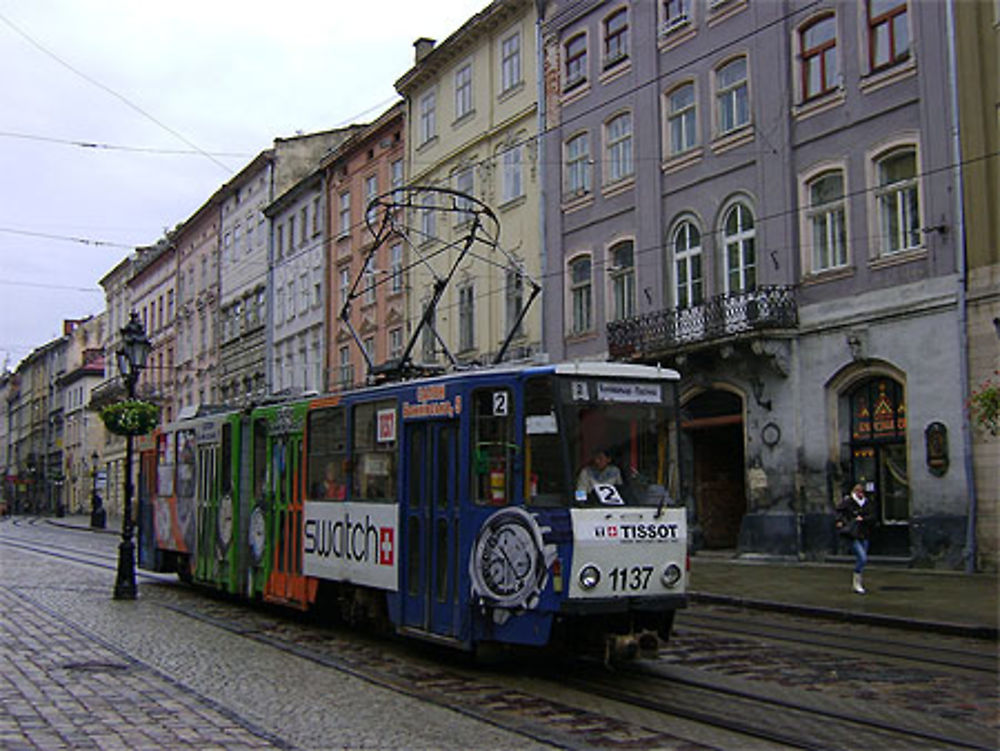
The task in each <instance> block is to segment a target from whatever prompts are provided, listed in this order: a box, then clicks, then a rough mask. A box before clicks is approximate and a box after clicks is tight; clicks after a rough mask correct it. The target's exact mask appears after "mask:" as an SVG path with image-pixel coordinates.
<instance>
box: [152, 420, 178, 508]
mask: <svg viewBox="0 0 1000 751" xmlns="http://www.w3.org/2000/svg"><path fill="white" fill-rule="evenodd" d="M172 437H173V436H171V435H170V434H169V433H166V434H161V435H159V436H157V438H156V440H157V446H156V494H157V495H158V496H159V497H160V498H169V497H170V496H172V495H173V494H174V447H173V443H172V442H171V440H170V439H171V438H172Z"/></svg>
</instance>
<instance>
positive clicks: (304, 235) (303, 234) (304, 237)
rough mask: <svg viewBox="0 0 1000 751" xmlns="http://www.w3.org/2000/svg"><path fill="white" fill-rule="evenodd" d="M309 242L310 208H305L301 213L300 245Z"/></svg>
mask: <svg viewBox="0 0 1000 751" xmlns="http://www.w3.org/2000/svg"><path fill="white" fill-rule="evenodd" d="M308 241H309V207H308V206H303V207H302V210H301V211H300V212H299V245H305V244H306V243H307V242H308Z"/></svg>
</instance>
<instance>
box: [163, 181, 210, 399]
mask: <svg viewBox="0 0 1000 751" xmlns="http://www.w3.org/2000/svg"><path fill="white" fill-rule="evenodd" d="M219 224H220V212H219V204H218V200H217V196H212V197H211V198H210V199H209V200H208V201H206V202H205V203H204V204H203V205H202V206H201V207H200V208H199V209H198V210H197V211H196V212H195V213H194V214H193V215H192V216H191V217H190V218H188V219H187V220H186V221H185V222H184V223H183V224H181V225H180V226H178V227H177V229H176V230H175V232H174V235H173V243H174V245H175V247H176V248H177V320H176V342H177V348H176V390H175V395H174V398H175V403H174V409H173V412H174V414H175V415H180V414H181V410H183V409H184V408H185V407H188V408H195V407H197V406H198V405H201V404H216V403H218V399H219V395H218V383H217V381H218V378H217V373H218V360H219V353H218V323H219Z"/></svg>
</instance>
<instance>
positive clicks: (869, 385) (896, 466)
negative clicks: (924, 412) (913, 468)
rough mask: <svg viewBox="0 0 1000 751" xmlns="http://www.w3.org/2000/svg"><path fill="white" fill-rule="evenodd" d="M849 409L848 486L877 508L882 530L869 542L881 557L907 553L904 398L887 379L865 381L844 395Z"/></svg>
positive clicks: (907, 484)
mask: <svg viewBox="0 0 1000 751" xmlns="http://www.w3.org/2000/svg"><path fill="white" fill-rule="evenodd" d="M846 399H847V403H848V407H849V409H850V414H851V421H850V431H851V432H850V450H851V457H850V459H851V470H850V471H851V476H850V478H849V479H850V484H852V485H853V484H854V483H856V482H860V483H862V484H863V485H864V486H865V489H866V492H867V493H868V495H869V496H870V497H871V498H873V499H874V500H875V501H876V502H877V503H878V508H879V513H880V517H881V522H882V526H881V528H880V529H879V530H878V532H877V534H876V535H875V537H874V538H873V540H872V546H873V548H875V549H877V552H880V553H883V554H905V553H906V552H908V550H909V546H910V543H909V521H910V479H909V467H908V464H907V458H906V453H907V452H906V397H905V392H904V390H903V386H902V384H900V383H899V382H898V381H896V380H895V379H894V378H891V377H890V376H876V377H873V378H867V379H865V380H863V381H861V382H860V383H858V384H856V385H855V386H854V387H853V388H851V390H850V391H849V392H847V394H846Z"/></svg>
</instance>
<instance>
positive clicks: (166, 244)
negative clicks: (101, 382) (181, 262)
mask: <svg viewBox="0 0 1000 751" xmlns="http://www.w3.org/2000/svg"><path fill="white" fill-rule="evenodd" d="M128 285H129V288H130V289H131V300H132V310H134V311H135V312H136V313H137V314H138V316H139V320H140V321H141V322H142V328H143V331H145V332H146V337H147V338H148V339H149V342H150V344H151V345H152V349H150V352H149V357H148V358H147V360H146V366H145V367H144V368H143V370H142V372H141V373H140V376H139V382H138V384H137V385H136V394H137V396H139V397H141V398H143V399H148V400H150V401H153V402H156V403H157V404H159V405H160V412H161V415H160V419H161V421H162V422H164V423H167V422H171V421H172V420H173V419H174V415H175V412H174V405H175V396H174V394H175V391H176V388H175V380H176V375H177V371H176V367H175V365H176V351H177V349H176V347H177V343H176V340H177V336H176V329H175V323H176V319H177V247H176V246H175V244H174V237H173V233H168V236H167V237H164V238H163V239H162V240H160V241H159V242H158V243H157V244H156V245H152V246H149V247H146V248H138V249H137V251H136V262H135V264H133V267H132V275H131V277H130V278H129V281H128Z"/></svg>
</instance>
